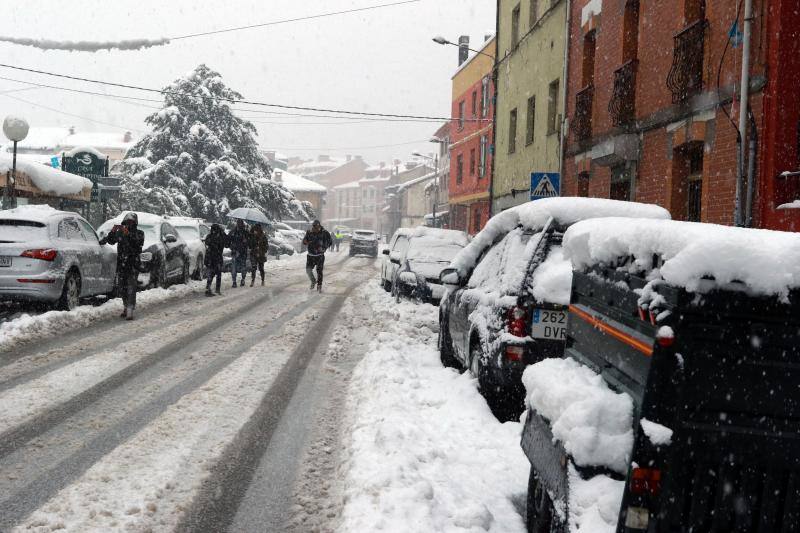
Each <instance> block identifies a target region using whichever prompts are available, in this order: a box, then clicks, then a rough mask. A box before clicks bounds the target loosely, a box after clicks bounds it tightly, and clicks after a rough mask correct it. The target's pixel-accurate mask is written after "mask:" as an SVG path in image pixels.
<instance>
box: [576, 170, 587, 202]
mask: <svg viewBox="0 0 800 533" xmlns="http://www.w3.org/2000/svg"><path fill="white" fill-rule="evenodd" d="M578 196H582V197H584V198H588V197H589V173H588V172H581V173H580V174H578Z"/></svg>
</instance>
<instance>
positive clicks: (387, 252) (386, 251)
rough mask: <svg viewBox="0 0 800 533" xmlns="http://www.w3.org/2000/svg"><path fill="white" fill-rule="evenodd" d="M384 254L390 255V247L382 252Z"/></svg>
mask: <svg viewBox="0 0 800 533" xmlns="http://www.w3.org/2000/svg"><path fill="white" fill-rule="evenodd" d="M381 253H382V254H383V255H389V249H388V248H385V249H384V250H383V251H382V252H381Z"/></svg>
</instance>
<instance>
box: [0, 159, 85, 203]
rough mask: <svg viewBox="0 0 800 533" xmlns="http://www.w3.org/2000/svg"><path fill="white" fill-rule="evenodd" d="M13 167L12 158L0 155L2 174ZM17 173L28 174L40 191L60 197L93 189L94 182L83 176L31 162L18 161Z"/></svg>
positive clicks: (0, 170)
mask: <svg viewBox="0 0 800 533" xmlns="http://www.w3.org/2000/svg"><path fill="white" fill-rule="evenodd" d="M11 167H12V158H11V157H9V156H8V154H2V155H0V172H2V173H4V174H5V173H6V172H10V171H11ZM17 171H19V172H24V173H25V174H27V175H28V177H29V178H30V179H31V181H32V182H33V184H34V185H35V186H36V188H38V189H39V190H42V191H44V192H48V193H52V194H55V195H58V196H66V195H70V194H80V193H81V191H83V190H84V189H86V188H89V189H91V188H92V182H91V181H89V180H88V179H86V178H84V177H83V176H78V175H77V174H70V173H69V172H64V171H62V170H59V169H57V168H53V167H51V166H49V165H43V164H41V163H37V162H33V161H30V160H25V159H17Z"/></svg>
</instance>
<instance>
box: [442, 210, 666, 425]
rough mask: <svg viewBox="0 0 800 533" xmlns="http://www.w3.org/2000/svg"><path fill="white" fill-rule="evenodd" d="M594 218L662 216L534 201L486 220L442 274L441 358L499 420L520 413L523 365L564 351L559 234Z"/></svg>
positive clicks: (565, 286)
mask: <svg viewBox="0 0 800 533" xmlns="http://www.w3.org/2000/svg"><path fill="white" fill-rule="evenodd" d="M597 216H622V217H624V216H628V217H631V216H637V217H652V218H669V213H668V212H667V211H666V210H665V209H662V208H661V207H658V206H655V205H646V204H639V203H634V202H621V201H616V200H603V199H594V198H547V199H542V200H536V201H534V202H529V203H527V204H523V205H521V206H518V207H515V208H512V209H509V210H507V211H503V212H502V213H499V214H498V215H496V216H494V217H493V218H491V219H490V220H489V222H488V223H487V225H486V227H485V228H484V229H483V230H482V231H481V232H480V233H478V234H477V235H476V236H475V237H474V238H473V240H472V242H471V243H470V244H469V246H467V247H466V248H465V249H464V250H463V251H462V252H461V253H459V255H458V256H457V257H456V258H455V259H454V260H453V262H452V264H451V265H450V267H448V268H447V269H445V270H444V271H443V272H442V275H441V280H442V282H444V283H446V284H448V285H450V287H451V290H450V291H449V292H448V293H447V295H446V296H445V297H444V298H443V299H442V302H441V306H440V311H439V324H440V331H439V351H440V354H441V360H442V363H443V364H444V365H446V366H450V367H456V368H466V369H469V370H470V371H471V372H472V374H473V375H475V377H477V379H478V384H479V388H480V391H481V393H482V394H483V396H484V397H485V398H486V401H487V403H488V404H489V406H490V407H491V408H492V411H493V412H494V413H495V415H496V416H497V417H498V418H500V419H502V420H510V419H513V418H515V417H518V416H519V415H520V414H521V413H522V410H523V398H524V390H523V387H522V382H521V376H522V372H523V370H524V369H525V367H526V366H527V365H529V364H532V363H535V362H536V361H540V360H541V359H543V358H547V357H560V356H561V354H562V353H563V351H564V341H565V339H566V321H567V309H566V306H567V304H569V291H570V284H571V281H572V267H571V265H570V263H569V262H568V261H567V260H566V259H565V258H564V256H563V254H562V250H561V238H562V235H563V232H564V230H565V229H566V228H567V227H569V225H570V224H572V223H574V222H577V221H579V220H582V219H586V218H593V217H597Z"/></svg>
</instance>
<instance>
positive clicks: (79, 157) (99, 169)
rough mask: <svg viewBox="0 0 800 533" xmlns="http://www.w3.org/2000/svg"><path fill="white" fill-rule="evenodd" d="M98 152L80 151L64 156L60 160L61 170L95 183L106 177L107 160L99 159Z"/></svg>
mask: <svg viewBox="0 0 800 533" xmlns="http://www.w3.org/2000/svg"><path fill="white" fill-rule="evenodd" d="M99 154H100V153H99V152H96V153H95V152H90V151H88V150H81V151H76V152H72V153H70V154H69V155H67V154H65V155H64V156H63V157H62V158H61V170H63V171H64V172H69V173H70V174H77V175H78V176H83V177H84V178H89V179H90V180H92V183H97V182H98V181H99V179H100V178H104V177H106V176H108V158H106V159H103V158H101V157H100V155H99Z"/></svg>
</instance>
